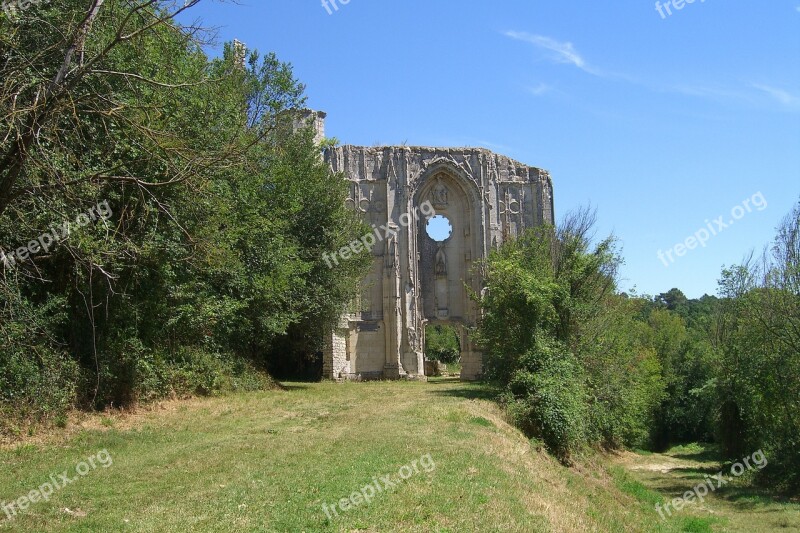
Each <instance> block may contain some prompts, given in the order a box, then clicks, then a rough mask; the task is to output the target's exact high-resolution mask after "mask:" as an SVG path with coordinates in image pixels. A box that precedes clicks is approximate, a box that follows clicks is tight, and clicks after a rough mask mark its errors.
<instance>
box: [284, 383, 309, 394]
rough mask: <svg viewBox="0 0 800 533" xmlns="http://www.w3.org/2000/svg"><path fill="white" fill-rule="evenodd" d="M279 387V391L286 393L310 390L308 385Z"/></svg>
mask: <svg viewBox="0 0 800 533" xmlns="http://www.w3.org/2000/svg"><path fill="white" fill-rule="evenodd" d="M279 385H280V388H281V390H284V391H288V392H291V391H302V390H308V389H310V388H311V385H310V384H308V385H306V384H304V383H279Z"/></svg>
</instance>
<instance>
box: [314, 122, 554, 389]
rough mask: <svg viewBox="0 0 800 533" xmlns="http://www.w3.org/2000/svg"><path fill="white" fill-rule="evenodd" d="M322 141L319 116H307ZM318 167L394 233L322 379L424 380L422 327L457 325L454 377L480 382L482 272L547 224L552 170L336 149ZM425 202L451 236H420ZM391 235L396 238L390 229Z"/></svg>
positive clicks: (328, 356) (331, 341)
mask: <svg viewBox="0 0 800 533" xmlns="http://www.w3.org/2000/svg"><path fill="white" fill-rule="evenodd" d="M303 116H304V120H305V121H310V122H311V123H312V126H313V128H314V130H315V132H316V134H317V136H318V138H319V139H320V140H321V139H322V138H323V137H324V118H325V114H324V113H320V112H312V111H307V112H305V113H304V115H303ZM324 158H325V161H326V163H327V164H328V165H330V167H331V169H332V170H333V171H334V172H341V173H343V174H344V176H345V178H346V179H347V180H348V181H349V183H350V194H349V198H348V199H347V204H348V205H349V206H350V207H351V208H352V209H354V210H356V211H357V212H359V213H361V214H362V215H363V217H364V219H365V221H366V222H367V223H368V224H371V225H374V226H375V227H376V228H378V227H381V226H386V227H388V228H390V229H391V230H392V234H391V235H390V236H389V237H388V238H386V239H384V240H379V241H377V243H376V244H375V245H374V247H373V250H372V256H373V266H372V270H371V272H370V273H369V275H367V277H366V279H365V280H364V282H363V283H362V284H361V291H360V294H357V295H354V296H355V302H354V306H353V310H354V311H355V312H351V313H348V314H346V315H344V316H342V317H341V319H340V321H339V323H338V325H337V327H335V328H334V329H333V330H332V331H330V332H329V333H328V334H327V335H326V338H325V348H324V351H323V378H326V379H334V380H347V379H358V380H369V379H401V378H406V379H425V354H424V346H425V327H426V326H427V325H436V324H442V325H450V326H455V327H456V329H457V331H458V332H459V338H460V345H461V365H462V371H461V379H462V380H476V379H479V378H480V377H481V375H482V371H483V357H482V355H481V353H480V351H479V349H478V347H476V346H475V344H474V343H473V342H471V339H470V334H469V333H470V330H471V328H473V327H474V326H475V325H476V324H477V321H478V318H479V311H478V306H477V303H476V302H475V301H474V299H473V298H472V297H471V294H473V293H474V294H481V290H482V288H483V285H482V279H481V275H480V272H479V270H478V269H477V268H475V267H476V266H477V265H478V264H479V262H480V261H481V260H483V259H484V258H486V257H487V256H488V254H489V251H490V250H491V249H493V248H496V247H498V246H499V245H500V244H501V243H503V241H505V240H507V239H513V238H515V237H516V236H517V235H520V234H521V233H522V232H523V231H524V230H525V229H526V228H530V227H533V226H536V225H539V224H543V223H547V224H553V183H552V180H551V178H550V174H549V173H548V172H547V171H545V170H542V169H539V168H535V167H530V166H527V165H524V164H522V163H519V162H517V161H514V160H512V159H510V158H508V157H505V156H502V155H498V154H495V153H493V152H491V151H489V150H486V149H483V148H426V147H409V146H384V147H364V146H338V147H335V148H328V149H326V151H325V154H324ZM425 202H430V205H432V206H433V208H434V209H435V211H436V215H441V216H444V217H446V218H447V219H448V221H449V222H450V225H451V227H452V232H451V234H450V236H449V237H448V238H446V239H445V240H443V241H441V242H437V241H435V240H434V239H433V238H431V237H430V236H429V235H428V232H427V228H426V225H427V220H426V218H425V217H424V216H422V217H418V218H416V219H414V218H411V223H408V221H409V217H408V215H409V214H412V213H419V212H420V206H422V205H423V204H425ZM395 232H396V233H395Z"/></svg>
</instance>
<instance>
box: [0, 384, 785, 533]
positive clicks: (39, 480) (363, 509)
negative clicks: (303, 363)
mask: <svg viewBox="0 0 800 533" xmlns="http://www.w3.org/2000/svg"><path fill="white" fill-rule="evenodd" d="M488 392H489V391H488V390H487V389H486V388H485V387H484V386H482V385H473V384H463V383H460V382H458V381H456V380H452V379H450V380H448V379H442V380H436V381H433V382H431V383H360V384H344V385H336V384H331V383H322V384H301V383H295V384H288V385H287V387H286V390H281V391H279V390H275V391H270V392H263V393H252V394H242V395H232V396H225V397H220V398H212V399H198V400H192V401H188V402H169V403H165V404H162V405H161V406H159V407H157V408H155V409H152V410H150V411H147V412H139V413H136V414H133V415H124V416H123V415H118V414H117V415H105V416H100V415H98V416H91V417H88V418H86V419H85V420H82V421H81V422H80V423H79V424H72V425H71V426H70V427H69V428H68V429H67V430H66V431H65V432H64V433H61V434H52V435H48V436H40V437H36V438H34V439H33V440H31V441H30V442H29V443H27V444H24V445H17V446H14V447H6V448H5V449H3V450H2V451H0V463H2V466H3V469H2V471H3V474H4V475H3V476H0V504H2V503H8V502H11V501H17V500H18V499H19V497H21V496H23V495H27V494H29V493H30V491H31V490H32V489H36V488H37V487H40V486H42V485H43V484H44V483H46V482H48V480H49V479H50V476H51V475H53V477H54V479H55V480H56V481H58V479H59V474H60V473H62V472H64V471H67V474H68V475H70V476H72V477H76V478H77V479H76V481H75V482H74V483H71V484H69V485H67V486H66V487H64V488H62V489H60V490H57V491H54V492H53V494H52V496H50V497H49V499H48V501H38V502H36V503H31V504H30V506H29V507H27V509H25V510H24V511H22V510H18V514H17V515H16V516H14V517H13V519H9V518H7V516H6V515H5V514H4V513H3V512H2V510H0V531H32V532H33V531H36V532H39V531H76V532H77V531H86V532H88V531H92V532H95V531H103V532H105V531H126V532H127V531H130V532H151V531H166V532H169V531H220V532H221V531H254V532H255V531H307V532H310V531H442V532H445V531H453V532H456V531H458V532H461V531H526V532H537V531H554V532H562V531H615V532H616V531H626V532H627V531H648V532H649V531H664V532H670V531H711V529H710V528H711V527H712V525H714V524H716V525H719V526H720V527H724V521H723V520H717V519H716V518H713V517H712V518H709V517H703V516H699V515H696V514H690V513H686V515H685V516H676V517H674V518H672V519H670V520H668V521H662V520H661V519H660V518H659V517H658V514H657V513H655V511H654V510H653V502H654V501H657V500H658V499H659V498H660V496H659V495H658V494H657V493H655V492H653V491H652V490H650V489H648V488H646V486H645V485H646V484H647V483H646V482H647V480H646V479H643V478H638V477H637V476H638V471H636V470H634V471H633V472H634V473H633V474H629V473H628V470H626V468H627V467H626V468H623V467H622V466H619V465H616V466H615V465H613V464H611V463H612V462H611V461H609V460H607V459H606V458H603V457H595V458H591V459H586V460H584V461H583V462H579V463H578V465H577V466H576V467H575V468H572V469H567V468H564V467H562V466H561V465H559V464H558V463H557V462H556V461H554V460H553V459H552V458H551V457H549V456H548V455H547V454H545V453H544V452H542V451H541V450H540V449H538V447H537V446H536V444H535V443H531V442H529V441H528V440H527V439H526V438H525V437H524V436H522V435H521V434H520V433H519V432H518V431H516V430H515V429H514V428H512V427H510V426H508V425H507V424H506V423H505V422H504V421H503V419H502V416H501V413H500V411H499V410H498V408H497V407H496V406H495V405H494V404H493V403H492V402H491V401H489V400H487V398H488ZM106 452H107V454H106V455H102V456H101V455H98V453H103V454H105V453H106ZM637 457H638V456H637ZM89 458H93V463H94V467H92V465H91V464H90V460H89ZM103 458H106V459H109V460H107V461H104V462H101V461H100V459H103ZM622 459H626V458H625V457H623V458H622ZM627 460H628V461H629V462H631V461H632V460H631V458H630V457H628V458H627ZM627 466H628V467H633V466H635V465H633V464H630V465H627ZM78 468H79V469H80V473H82V472H85V475H84V476H81V475H79V471H78V470H76V469H78ZM387 475H389V476H390V477H389V478H386V476H387ZM404 477H405V478H406V479H402V478H404ZM384 481H391V482H392V483H393V484H394V486H388V487H387V486H386V484H385V483H384ZM376 483H377V484H378V486H380V487H381V490H380V491H378V490H377V489H375V490H374V492H375V494H374V495H372V496H371V497H370V498H369V499H370V500H371V501H370V502H366V501H364V498H365V497H366V496H370V492H371V491H370V490H369V489H368V488H367V487H368V486H371V487H373V488H374V487H376ZM45 490H46V489H45ZM354 493H356V494H354ZM359 495H360V497H359ZM34 496H35V495H34ZM345 498H347V499H349V500H350V503H345V505H341V504H342V502H341V500H342V499H345ZM323 505H327V506H328V507H327V513H326V510H325V509H324V508H323ZM333 505H336V506H337V507H336V511H335V512H334V511H332V510H331V509H332V507H331V506H333ZM754 505H758V503H755V504H754ZM343 507H345V508H347V509H346V510H343ZM787 512H788V511H787ZM337 515H338V516H337ZM787 516H788V515H787ZM787 524H788V523H787ZM714 527H716V526H714Z"/></svg>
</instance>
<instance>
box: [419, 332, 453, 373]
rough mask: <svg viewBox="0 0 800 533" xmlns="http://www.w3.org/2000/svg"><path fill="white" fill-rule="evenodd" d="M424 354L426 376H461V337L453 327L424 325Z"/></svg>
mask: <svg viewBox="0 0 800 533" xmlns="http://www.w3.org/2000/svg"><path fill="white" fill-rule="evenodd" d="M424 354H425V375H426V376H428V377H456V378H457V377H460V376H461V337H460V335H459V331H458V328H456V327H455V326H452V325H449V324H428V325H426V326H425V349H424Z"/></svg>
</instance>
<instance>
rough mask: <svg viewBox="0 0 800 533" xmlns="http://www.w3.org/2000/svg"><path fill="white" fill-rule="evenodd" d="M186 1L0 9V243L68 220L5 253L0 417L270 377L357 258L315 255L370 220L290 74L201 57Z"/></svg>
mask: <svg viewBox="0 0 800 533" xmlns="http://www.w3.org/2000/svg"><path fill="white" fill-rule="evenodd" d="M195 3H196V1H189V2H179V3H177V4H176V3H172V2H123V1H121V0H106V1H105V2H99V3H97V4H96V8H97V9H96V10H95V9H90V10H89V11H87V9H88V8H87V6H88V5H91V3H87V2H85V1H75V0H71V1H67V2H58V3H55V2H49V3H44V4H42V5H40V6H37V7H36V9H30V10H28V11H25V12H24V16H20V17H19V18H18V19H15V20H11V19H9V18H8V15H7V14H6V13H4V12H0V58H2V61H1V62H0V80H2V82H0V111H1V112H0V246H2V251H3V252H4V253H5V254H7V255H8V254H13V253H15V250H18V249H20V248H21V247H29V243H31V242H32V241H33V240H35V239H38V238H39V236H41V235H44V234H48V233H49V234H51V235H53V234H54V232H57V236H62V237H63V238H60V239H55V240H56V241H58V242H57V244H56V243H54V244H53V245H52V246H49V247H48V249H47V250H45V249H39V250H38V251H37V252H36V253H31V254H30V256H29V257H27V258H26V257H22V256H19V257H17V260H16V264H10V262H9V261H8V260H6V261H3V260H2V258H0V411H1V413H0V415H2V416H0V433H5V434H7V435H18V434H20V433H24V432H26V431H28V430H31V431H32V430H33V428H32V427H31V426H32V425H35V424H36V423H46V424H53V423H54V424H58V425H63V423H64V421H65V419H66V417H67V413H68V411H69V409H70V408H72V407H75V406H80V407H85V408H89V409H103V408H105V407H107V406H113V407H126V406H130V405H132V404H135V403H137V402H140V401H149V400H153V399H157V398H163V397H175V396H178V397H182V396H186V395H192V394H214V393H218V392H221V391H227V390H253V389H259V388H264V387H270V386H271V384H272V380H271V379H270V378H269V377H267V374H266V371H271V372H272V373H275V374H280V372H281V370H282V369H284V368H286V367H287V366H292V367H299V366H300V365H302V364H304V362H306V361H308V360H309V359H313V357H315V354H316V353H317V351H318V350H319V339H320V337H321V336H320V335H319V334H320V332H321V331H322V330H323V328H324V327H325V326H326V325H327V324H329V323H330V322H331V321H332V320H333V318H334V317H336V316H337V315H338V313H339V310H340V309H341V307H342V306H343V305H345V304H346V302H347V301H348V300H349V298H350V294H352V292H353V291H354V290H355V287H356V286H357V283H358V282H359V280H360V279H361V278H362V276H363V275H364V274H365V273H366V270H365V268H367V267H368V264H369V258H368V257H366V254H361V255H360V256H358V257H354V258H352V259H348V260H341V261H340V262H339V264H338V265H334V267H333V268H328V266H327V265H326V264H325V263H324V261H323V260H322V255H323V252H328V251H330V250H334V249H338V248H340V247H341V246H343V245H345V244H347V243H349V242H350V241H352V240H353V239H355V238H358V237H360V236H361V235H363V234H364V233H365V232H366V229H365V228H366V226H365V225H364V224H363V223H362V222H361V221H360V220H358V219H357V218H356V217H355V216H354V215H353V214H352V213H351V212H350V211H348V210H347V209H346V208H345V207H344V202H343V200H344V198H345V197H346V195H347V185H346V182H345V180H343V179H342V177H341V176H338V175H334V174H332V173H331V172H330V170H329V169H328V167H327V166H326V165H324V164H323V163H322V161H321V159H320V157H319V153H320V147H318V146H315V145H314V141H313V134H312V132H311V131H310V128H309V129H308V130H306V131H298V132H294V130H293V128H292V124H291V118H292V117H291V116H289V115H287V114H286V111H287V110H290V109H296V108H301V107H302V106H303V103H304V97H303V91H304V88H303V86H302V85H301V84H300V83H299V82H298V81H297V80H295V79H294V77H293V74H292V70H291V68H290V66H289V65H287V64H285V63H281V62H280V61H279V60H278V59H277V58H276V57H275V56H274V55H272V54H269V55H266V56H260V55H259V54H258V53H257V52H255V51H250V52H248V53H246V54H244V52H243V50H240V49H238V48H235V47H234V45H232V44H229V45H226V47H225V51H224V55H223V57H221V58H219V59H210V58H209V57H207V56H206V55H205V54H204V53H203V51H202V46H203V45H204V44H205V42H206V38H207V37H208V34H207V33H205V32H204V31H203V30H202V29H199V28H194V27H183V26H180V25H178V24H177V23H176V22H175V21H174V16H175V15H176V14H178V13H180V12H183V11H184V10H185V9H187V8H190V7H191V6H192V5H193V4H195ZM170 9H172V10H173V11H169V10H170ZM101 202H107V204H106V205H107V207H108V211H109V212H110V213H107V214H108V216H107V217H95V219H94V220H92V221H91V222H89V223H88V224H83V225H78V224H76V223H75V221H76V220H77V218H78V217H79V216H80V215H81V214H82V213H88V212H90V210H91V209H92V208H93V207H95V206H97V205H98V204H99V203H101ZM67 222H69V223H70V224H72V227H71V228H70V229H69V234H68V235H67V233H66V231H65V230H64V229H63V228H64V224H65V223H67ZM54 228H55V229H54ZM37 248H41V246H38V247H37ZM31 250H33V248H31ZM24 255H27V254H24ZM287 351H288V353H287Z"/></svg>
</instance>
